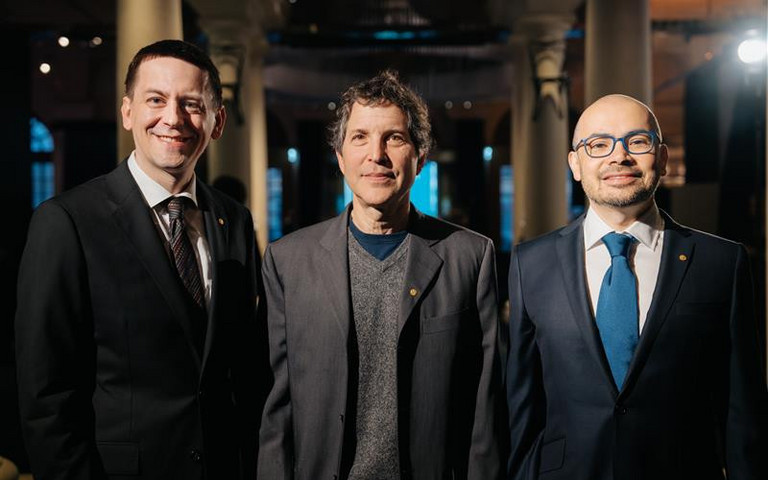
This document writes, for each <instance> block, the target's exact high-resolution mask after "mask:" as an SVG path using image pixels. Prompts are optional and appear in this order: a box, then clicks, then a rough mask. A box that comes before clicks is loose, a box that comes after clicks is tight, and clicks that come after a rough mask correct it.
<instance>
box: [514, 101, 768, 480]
mask: <svg viewBox="0 0 768 480" xmlns="http://www.w3.org/2000/svg"><path fill="white" fill-rule="evenodd" d="M568 162H569V165H570V167H571V170H572V172H573V175H574V178H575V179H576V180H577V181H580V182H581V184H582V187H583V188H584V191H585V193H586V195H587V197H588V198H589V209H588V211H587V213H586V214H585V216H583V217H581V218H579V219H578V220H576V221H575V222H573V223H572V224H570V225H568V226H566V227H564V228H562V229H560V230H557V231H555V232H552V233H550V234H548V235H546V236H544V237H541V238H539V239H536V240H533V241H531V242H527V243H523V244H521V245H519V246H517V248H516V249H515V252H514V255H513V258H512V264H511V267H510V272H509V288H510V304H511V305H510V311H511V314H510V326H509V329H510V336H509V338H510V346H509V357H508V363H507V396H508V402H509V413H510V419H509V420H510V428H511V447H512V453H511V457H510V461H509V474H510V475H509V478H511V479H515V480H523V479H534V478H547V479H568V480H579V479H584V480H600V479H615V480H625V479H648V480H662V479H670V480H671V479H683V478H691V479H694V478H695V479H697V480H701V479H713V480H714V479H723V478H724V472H725V473H727V476H728V479H729V480H730V479H736V480H747V479H750V480H758V479H765V478H768V471H767V470H766V463H765V458H766V452H768V445H767V444H766V421H767V417H766V416H767V415H768V413H767V410H766V409H767V408H768V396H767V395H766V388H765V376H764V372H763V369H762V366H761V365H762V363H761V358H760V357H761V354H760V346H759V337H758V333H757V332H758V330H757V328H756V323H755V317H754V313H753V298H752V285H751V279H750V275H749V268H748V259H747V253H746V251H745V249H744V247H743V246H742V245H739V244H737V243H734V242H730V241H728V240H724V239H722V238H718V237H715V236H712V235H708V234H706V233H702V232H698V231H695V230H691V229H689V228H686V227H683V226H681V225H678V224H677V223H675V222H674V221H673V220H672V219H671V218H670V217H669V216H668V215H666V214H665V213H664V212H660V211H659V209H658V208H657V206H656V204H655V201H654V192H655V189H656V187H657V185H658V183H659V179H660V177H661V176H662V175H664V174H665V168H666V162H667V148H666V146H665V145H664V144H663V143H662V136H661V130H660V129H659V126H658V123H657V121H656V118H655V116H654V115H653V113H652V112H651V111H650V110H649V109H648V107H646V106H645V105H643V104H642V103H640V102H638V101H637V100H635V99H632V98H630V97H626V96H623V95H609V96H607V97H603V98H602V99H600V100H598V101H597V102H595V103H594V104H592V105H591V106H590V107H589V108H587V109H586V110H585V111H584V113H583V115H582V116H581V118H580V120H579V122H578V124H577V126H576V131H575V134H574V142H573V151H572V152H571V153H570V154H569V156H568Z"/></svg>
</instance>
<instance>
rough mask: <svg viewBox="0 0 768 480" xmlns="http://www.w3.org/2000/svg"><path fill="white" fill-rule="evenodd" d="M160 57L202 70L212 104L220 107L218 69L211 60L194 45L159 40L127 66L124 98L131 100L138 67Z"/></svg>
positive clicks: (148, 46)
mask: <svg viewBox="0 0 768 480" xmlns="http://www.w3.org/2000/svg"><path fill="white" fill-rule="evenodd" d="M160 57H172V58H178V59H179V60H183V61H185V62H187V63H191V64H192V65H194V66H196V67H198V68H199V69H201V70H204V71H205V72H206V73H207V74H208V83H209V85H210V87H211V93H212V94H213V103H214V106H215V107H216V108H219V107H221V105H222V103H223V101H222V97H221V78H220V77H219V69H217V68H216V65H214V64H213V62H212V61H211V58H210V57H209V56H208V55H207V54H206V53H205V52H204V51H202V50H201V49H200V48H199V47H197V46H196V45H193V44H191V43H189V42H184V41H182V40H160V41H159V42H155V43H153V44H150V45H147V46H146V47H144V48H142V49H141V50H139V51H138V52H137V53H136V55H135V56H134V57H133V60H131V64H130V65H128V72H127V73H126V74H125V96H126V97H128V98H133V87H134V84H135V83H136V75H137V72H138V71H139V66H141V64H142V63H143V62H145V61H146V60H152V59H155V58H160Z"/></svg>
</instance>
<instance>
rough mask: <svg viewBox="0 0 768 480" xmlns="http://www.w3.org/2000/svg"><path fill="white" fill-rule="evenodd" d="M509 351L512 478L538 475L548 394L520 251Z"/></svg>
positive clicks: (512, 276)
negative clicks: (537, 455) (538, 448)
mask: <svg viewBox="0 0 768 480" xmlns="http://www.w3.org/2000/svg"><path fill="white" fill-rule="evenodd" d="M509 312H510V313H509V354H508V356H507V402H508V406H509V429H510V456H509V466H508V468H509V472H508V473H509V476H508V478H509V479H510V480H512V479H514V480H523V479H528V478H536V477H537V476H538V472H537V469H538V460H537V459H536V458H535V454H534V451H535V447H536V443H537V439H538V437H539V435H540V434H541V432H542V430H543V429H544V421H545V417H544V416H545V405H546V403H545V398H544V389H543V385H542V376H541V375H542V372H541V359H540V357H539V350H538V347H537V345H536V328H535V326H534V325H533V323H532V322H531V319H530V318H529V317H528V313H527V312H526V309H525V303H524V300H523V290H522V282H521V278H520V263H519V257H518V252H517V250H515V252H514V253H513V254H512V262H511V265H510V267H509Z"/></svg>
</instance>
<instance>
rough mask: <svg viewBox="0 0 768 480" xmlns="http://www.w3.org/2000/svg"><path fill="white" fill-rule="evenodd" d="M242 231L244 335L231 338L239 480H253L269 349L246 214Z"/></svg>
mask: <svg viewBox="0 0 768 480" xmlns="http://www.w3.org/2000/svg"><path fill="white" fill-rule="evenodd" d="M243 217H244V221H243V231H242V235H243V237H244V238H245V246H246V249H247V256H246V262H245V266H246V272H247V275H246V282H247V285H246V294H248V295H250V298H248V299H245V300H246V304H245V308H244V310H245V311H241V312H238V314H239V315H243V316H244V317H245V320H246V321H245V322H243V324H244V325H245V329H244V331H242V332H240V335H238V336H237V337H238V338H234V339H233V340H234V342H235V343H234V345H232V348H234V349H235V350H236V353H235V361H233V362H232V379H233V385H234V394H235V404H236V405H237V406H238V417H239V418H240V419H241V423H242V425H241V426H242V428H243V430H242V439H241V440H240V445H241V449H242V453H241V462H242V472H241V478H243V479H252V478H254V477H255V476H256V462H257V456H258V442H259V424H260V422H261V416H262V412H263V408H264V401H265V400H266V396H267V393H268V392H269V387H270V386H271V381H270V380H271V372H270V369H269V353H268V352H269V347H268V345H267V328H266V321H267V318H266V317H267V316H266V305H265V304H264V302H263V299H264V291H263V284H262V281H261V258H260V257H259V249H258V245H257V244H256V239H255V232H254V230H253V219H252V217H251V215H250V213H249V212H248V211H244V213H243Z"/></svg>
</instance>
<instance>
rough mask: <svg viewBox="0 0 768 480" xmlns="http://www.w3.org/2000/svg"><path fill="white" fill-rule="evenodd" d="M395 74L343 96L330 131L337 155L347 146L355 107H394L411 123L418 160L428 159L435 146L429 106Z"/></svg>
mask: <svg viewBox="0 0 768 480" xmlns="http://www.w3.org/2000/svg"><path fill="white" fill-rule="evenodd" d="M398 76H399V75H398V73H397V71H395V70H384V71H383V72H380V73H379V74H378V75H376V76H375V77H373V78H370V79H368V80H364V81H362V82H359V83H356V84H355V85H352V86H351V87H349V88H348V89H347V91H346V92H344V94H343V95H342V96H341V104H340V105H339V107H338V108H337V109H336V120H335V121H334V122H333V123H332V124H331V125H330V127H329V129H328V130H329V132H328V133H329V135H328V136H329V138H328V143H329V144H330V145H331V147H332V148H333V149H334V150H335V151H337V152H340V151H341V147H342V146H343V145H344V135H345V134H346V130H347V123H348V122H349V115H350V113H351V112H352V106H353V105H354V104H355V103H360V104H361V105H374V106H378V105H383V104H392V105H395V106H396V107H398V108H400V110H402V111H403V113H404V114H405V117H406V119H407V121H408V134H409V135H410V136H411V140H413V143H414V145H415V146H416V151H417V152H418V154H419V156H426V155H427V154H428V153H429V151H430V149H431V148H432V145H433V140H432V126H431V125H430V122H429V109H428V108H427V104H426V103H425V102H424V99H422V98H421V97H420V96H419V95H418V94H417V93H416V92H415V91H413V89H411V88H410V87H409V86H407V85H406V84H404V83H402V82H401V81H400V79H399V78H398Z"/></svg>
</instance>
